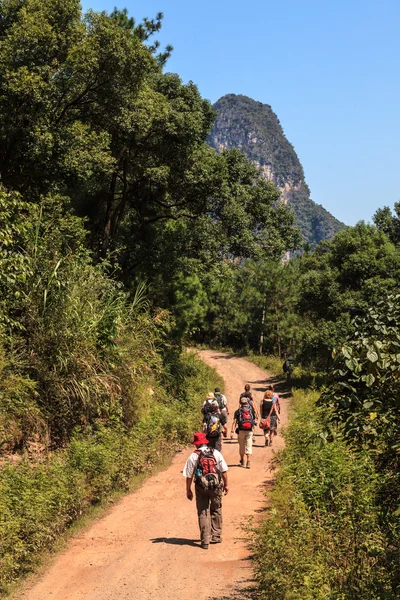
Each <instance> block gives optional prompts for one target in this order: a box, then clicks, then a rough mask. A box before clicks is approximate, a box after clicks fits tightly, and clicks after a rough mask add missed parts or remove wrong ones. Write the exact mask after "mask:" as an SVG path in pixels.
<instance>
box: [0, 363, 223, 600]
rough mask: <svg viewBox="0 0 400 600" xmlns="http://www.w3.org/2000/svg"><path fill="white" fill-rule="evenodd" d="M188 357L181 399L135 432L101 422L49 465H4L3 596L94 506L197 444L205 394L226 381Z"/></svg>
mask: <svg viewBox="0 0 400 600" xmlns="http://www.w3.org/2000/svg"><path fill="white" fill-rule="evenodd" d="M181 360H182V369H181V373H184V377H182V380H181V382H180V391H179V393H178V394H177V398H176V399H173V400H170V401H168V402H167V401H165V403H156V402H154V404H153V405H151V406H150V408H149V409H148V410H147V411H146V412H145V413H144V414H143V415H142V416H141V418H140V419H139V421H138V422H137V423H136V424H135V425H134V427H133V429H132V430H130V431H129V432H128V433H127V432H126V431H125V430H124V429H123V428H122V426H121V425H120V423H116V424H114V425H113V424H112V423H111V424H110V423H107V424H105V423H104V422H102V421H98V422H97V423H95V424H94V425H93V426H92V427H91V428H87V429H86V430H85V431H84V432H79V431H76V433H75V434H74V436H73V437H72V439H71V441H70V443H69V444H68V446H67V447H66V448H65V449H64V450H60V451H57V452H55V453H53V454H52V455H50V457H49V458H48V459H47V460H45V461H39V462H32V460H28V459H24V460H22V462H21V463H20V464H19V465H17V466H14V465H8V464H6V465H3V466H2V467H1V468H0V591H1V592H3V593H4V592H5V591H6V588H7V584H9V583H10V582H11V581H15V580H16V579H17V578H18V577H20V576H21V575H22V574H24V573H26V572H28V571H30V570H32V569H34V567H35V565H36V564H37V563H38V553H39V552H41V551H43V550H45V549H49V548H51V547H52V546H53V545H54V542H55V541H56V539H57V537H58V536H59V535H60V534H61V533H62V532H63V531H65V530H66V529H67V528H68V527H69V526H70V525H71V524H72V523H73V522H74V521H76V520H77V519H78V518H79V517H80V516H81V515H84V514H85V513H87V511H88V510H89V509H90V507H91V506H92V505H94V504H95V503H97V502H99V501H101V500H104V499H105V498H107V497H108V496H109V495H110V494H111V493H112V492H113V491H114V490H121V489H122V490H124V489H125V490H129V485H130V481H131V478H132V477H133V476H135V475H139V474H143V473H146V472H150V471H151V469H152V468H153V467H154V466H156V465H157V464H159V463H162V462H165V460H166V459H168V458H170V457H171V456H172V455H173V453H174V452H175V451H176V450H177V449H178V448H180V447H182V446H184V445H185V444H186V443H187V442H188V441H190V437H191V435H192V432H193V431H194V430H195V429H196V428H197V427H198V426H199V423H200V410H199V408H200V406H201V402H202V400H203V396H204V393H205V390H207V389H212V388H213V387H214V386H216V385H221V380H220V378H218V376H217V375H216V373H215V372H214V371H213V370H212V369H210V368H209V367H207V366H206V365H205V364H204V363H203V362H201V361H200V360H199V359H198V358H197V357H195V356H194V355H193V354H185V355H183V356H182V358H181Z"/></svg>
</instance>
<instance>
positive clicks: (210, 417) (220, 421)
mask: <svg viewBox="0 0 400 600" xmlns="http://www.w3.org/2000/svg"><path fill="white" fill-rule="evenodd" d="M226 421H227V417H226V416H225V415H224V414H222V413H221V412H220V409H219V405H218V402H217V401H216V400H213V401H212V402H210V404H209V408H208V410H207V411H206V412H205V413H204V417H203V432H204V433H205V434H206V437H207V440H208V445H209V447H210V448H215V449H216V450H219V452H221V450H222V436H224V437H226V436H227V435H228V428H227V425H226Z"/></svg>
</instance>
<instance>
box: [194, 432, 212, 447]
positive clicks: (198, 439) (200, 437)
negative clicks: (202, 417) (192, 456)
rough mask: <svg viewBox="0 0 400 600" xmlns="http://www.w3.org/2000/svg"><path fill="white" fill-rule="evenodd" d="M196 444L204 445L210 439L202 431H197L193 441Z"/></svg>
mask: <svg viewBox="0 0 400 600" xmlns="http://www.w3.org/2000/svg"><path fill="white" fill-rule="evenodd" d="M192 444H194V445H195V446H202V445H203V444H208V439H207V438H206V435H205V433H203V432H202V431H196V432H195V433H194V434H193V442H192Z"/></svg>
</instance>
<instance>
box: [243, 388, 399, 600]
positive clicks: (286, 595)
mask: <svg viewBox="0 0 400 600" xmlns="http://www.w3.org/2000/svg"><path fill="white" fill-rule="evenodd" d="M317 396H318V394H317V393H316V392H308V393H306V392H304V391H295V392H294V410H293V415H292V419H291V422H290V425H289V426H288V428H287V431H286V432H285V439H286V448H285V450H284V451H283V452H282V453H280V455H279V457H278V463H279V467H280V470H279V473H278V476H277V481H276V485H275V488H274V490H273V491H272V493H271V496H270V504H269V506H268V516H267V518H266V519H265V520H264V521H263V523H262V524H261V526H260V527H259V528H258V529H257V531H256V541H255V547H254V550H255V558H256V572H257V578H258V582H259V586H260V597H261V598H269V597H271V596H272V595H273V597H274V598H275V600H300V599H302V600H308V599H309V600H356V599H357V600H359V599H360V598H363V600H366V599H370V600H372V599H374V600H378V599H384V598H386V599H387V598H394V597H395V596H392V595H391V590H390V578H389V573H388V571H387V568H386V567H387V565H386V564H385V552H386V549H385V539H384V536H383V534H382V533H381V531H380V528H379V516H380V515H379V511H378V508H377V506H376V504H375V496H376V489H377V481H378V475H377V473H376V471H375V468H374V464H373V461H372V460H371V458H370V457H369V455H368V453H367V452H358V453H355V452H353V451H352V450H350V449H349V447H348V446H347V445H346V444H345V442H344V441H343V440H341V439H336V440H335V441H333V442H332V443H327V444H324V443H322V439H321V437H320V432H321V430H323V422H324V415H323V412H322V411H321V410H320V409H317V408H316V407H315V401H316V398H317Z"/></svg>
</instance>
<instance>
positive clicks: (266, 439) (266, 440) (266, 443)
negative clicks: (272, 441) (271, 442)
mask: <svg viewBox="0 0 400 600" xmlns="http://www.w3.org/2000/svg"><path fill="white" fill-rule="evenodd" d="M265 445H266V446H268V438H265Z"/></svg>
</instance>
